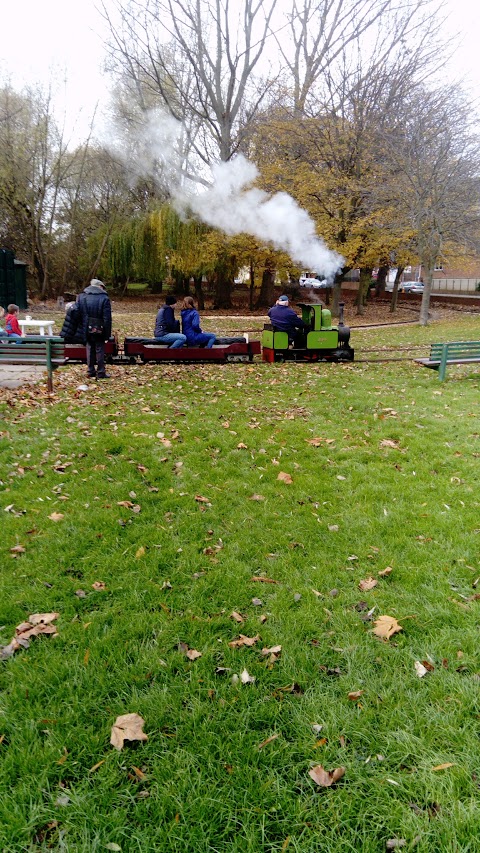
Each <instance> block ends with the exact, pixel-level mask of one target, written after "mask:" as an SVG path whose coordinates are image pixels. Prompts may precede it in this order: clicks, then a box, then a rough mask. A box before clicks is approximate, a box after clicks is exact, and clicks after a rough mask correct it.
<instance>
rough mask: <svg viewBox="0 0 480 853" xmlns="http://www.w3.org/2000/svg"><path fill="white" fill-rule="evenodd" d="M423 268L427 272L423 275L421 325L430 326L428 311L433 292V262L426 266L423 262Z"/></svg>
mask: <svg viewBox="0 0 480 853" xmlns="http://www.w3.org/2000/svg"><path fill="white" fill-rule="evenodd" d="M422 268H423V269H424V271H425V272H424V276H423V285H424V290H423V294H422V304H421V305H420V317H419V323H420V325H421V326H428V311H429V308H430V294H431V292H432V279H433V264H429V265H428V266H426V265H425V266H424V265H423V264H422Z"/></svg>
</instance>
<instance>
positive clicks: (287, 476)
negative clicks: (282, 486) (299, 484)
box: [277, 471, 293, 485]
mask: <svg viewBox="0 0 480 853" xmlns="http://www.w3.org/2000/svg"><path fill="white" fill-rule="evenodd" d="M277 480H281V481H282V483H288V485H290V484H291V483H293V480H292V478H291V476H290V474H286V473H285V471H280V473H279V475H278V477H277Z"/></svg>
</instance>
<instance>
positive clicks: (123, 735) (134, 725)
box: [110, 714, 148, 750]
mask: <svg viewBox="0 0 480 853" xmlns="http://www.w3.org/2000/svg"><path fill="white" fill-rule="evenodd" d="M144 725H145V720H143V719H142V717H140V716H139V715H138V714H123V715H122V716H120V717H117V719H116V720H115V722H114V724H113V726H112V733H111V737H110V743H111V744H112V746H114V747H115V749H118V750H121V749H123V746H124V743H125V741H126V740H128V741H134V740H141V741H146V740H148V735H146V734H145V732H143V731H142V729H143V726H144Z"/></svg>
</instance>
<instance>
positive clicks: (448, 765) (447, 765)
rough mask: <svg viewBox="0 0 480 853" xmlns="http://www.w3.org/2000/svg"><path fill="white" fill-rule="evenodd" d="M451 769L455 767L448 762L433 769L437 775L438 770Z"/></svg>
mask: <svg viewBox="0 0 480 853" xmlns="http://www.w3.org/2000/svg"><path fill="white" fill-rule="evenodd" d="M449 767H455V764H453V762H452V761H447V762H446V763H445V764H437V766H436V767H432V771H433V772H434V773H436V772H437V771H438V770H448V768H449Z"/></svg>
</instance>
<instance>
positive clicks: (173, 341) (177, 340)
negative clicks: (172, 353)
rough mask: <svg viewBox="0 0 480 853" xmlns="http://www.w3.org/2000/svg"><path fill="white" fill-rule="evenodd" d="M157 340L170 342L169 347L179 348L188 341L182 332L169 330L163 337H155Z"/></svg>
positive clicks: (163, 342)
mask: <svg viewBox="0 0 480 853" xmlns="http://www.w3.org/2000/svg"><path fill="white" fill-rule="evenodd" d="M155 340H156V341H159V342H160V343H161V344H168V346H169V349H178V348H179V347H183V345H184V344H186V343H187V339H186V337H185V335H181V334H180V332H168V333H167V334H166V335H162V336H161V338H155Z"/></svg>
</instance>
